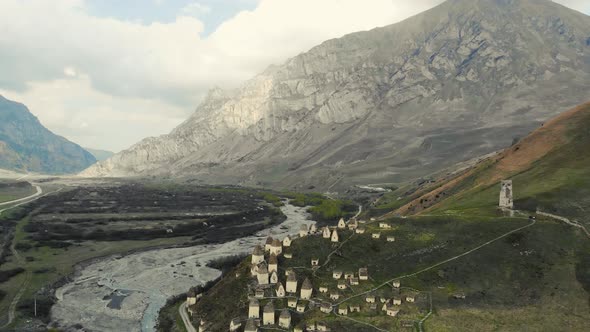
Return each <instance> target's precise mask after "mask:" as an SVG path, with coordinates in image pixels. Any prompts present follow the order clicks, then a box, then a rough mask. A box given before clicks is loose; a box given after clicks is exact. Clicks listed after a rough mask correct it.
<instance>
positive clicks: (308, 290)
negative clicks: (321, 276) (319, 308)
mask: <svg viewBox="0 0 590 332" xmlns="http://www.w3.org/2000/svg"><path fill="white" fill-rule="evenodd" d="M312 293H313V285H312V284H311V281H310V280H309V278H306V279H305V281H303V284H302V285H301V295H300V296H299V297H301V298H302V299H304V300H309V299H311V295H312Z"/></svg>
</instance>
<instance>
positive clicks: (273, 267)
mask: <svg viewBox="0 0 590 332" xmlns="http://www.w3.org/2000/svg"><path fill="white" fill-rule="evenodd" d="M278 270H279V260H278V258H277V255H273V254H271V255H270V257H269V258H268V273H273V272H277V271H278Z"/></svg>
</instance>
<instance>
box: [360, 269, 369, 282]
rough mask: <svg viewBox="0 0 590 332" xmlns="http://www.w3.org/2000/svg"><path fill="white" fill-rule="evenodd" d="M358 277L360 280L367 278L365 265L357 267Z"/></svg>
mask: <svg viewBox="0 0 590 332" xmlns="http://www.w3.org/2000/svg"><path fill="white" fill-rule="evenodd" d="M359 279H360V280H362V281H366V280H369V269H367V268H366V267H361V268H360V269H359Z"/></svg>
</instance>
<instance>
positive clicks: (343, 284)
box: [338, 280, 347, 290]
mask: <svg viewBox="0 0 590 332" xmlns="http://www.w3.org/2000/svg"><path fill="white" fill-rule="evenodd" d="M346 287H347V286H346V281H344V280H338V289H340V290H342V289H346Z"/></svg>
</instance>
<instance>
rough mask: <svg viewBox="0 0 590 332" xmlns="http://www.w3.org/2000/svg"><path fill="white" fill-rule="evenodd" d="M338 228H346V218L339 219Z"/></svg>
mask: <svg viewBox="0 0 590 332" xmlns="http://www.w3.org/2000/svg"><path fill="white" fill-rule="evenodd" d="M338 228H339V229H345V228H346V222H345V221H344V218H340V220H338Z"/></svg>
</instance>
